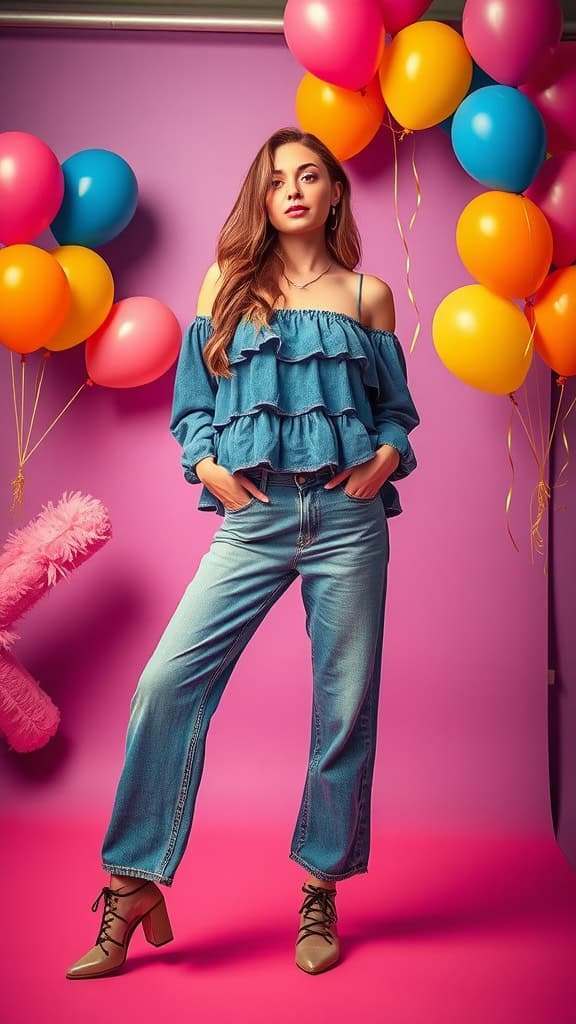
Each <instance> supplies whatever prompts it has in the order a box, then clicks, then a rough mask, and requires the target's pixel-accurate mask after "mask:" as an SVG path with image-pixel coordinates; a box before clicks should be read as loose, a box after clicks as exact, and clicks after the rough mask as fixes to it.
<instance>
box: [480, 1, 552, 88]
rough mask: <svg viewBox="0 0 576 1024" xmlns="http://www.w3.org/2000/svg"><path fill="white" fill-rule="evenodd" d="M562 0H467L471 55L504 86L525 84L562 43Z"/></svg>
mask: <svg viewBox="0 0 576 1024" xmlns="http://www.w3.org/2000/svg"><path fill="white" fill-rule="evenodd" d="M562 26H563V17H562V7H561V6H560V0H466V4H465V6H464V14H463V17H462V34H463V36H464V40H465V42H466V46H467V47H468V49H469V51H470V54H471V56H472V57H473V58H474V60H475V61H476V63H477V64H479V65H480V67H481V68H482V70H483V71H486V72H487V73H488V74H489V75H491V76H492V78H494V79H495V80H496V82H500V83H501V84H502V85H521V84H522V83H523V82H527V81H528V79H529V78H530V77H531V76H532V75H533V74H534V73H535V72H536V71H537V70H538V65H539V64H540V63H541V62H542V61H543V60H544V58H545V57H546V56H548V54H549V53H550V51H551V50H553V49H554V48H555V47H556V46H558V43H559V42H560V36H561V35H562Z"/></svg>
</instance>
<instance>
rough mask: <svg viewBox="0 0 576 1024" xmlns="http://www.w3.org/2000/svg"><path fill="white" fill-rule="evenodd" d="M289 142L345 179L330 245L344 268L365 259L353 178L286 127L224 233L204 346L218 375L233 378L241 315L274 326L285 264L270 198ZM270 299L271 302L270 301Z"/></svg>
mask: <svg viewBox="0 0 576 1024" xmlns="http://www.w3.org/2000/svg"><path fill="white" fill-rule="evenodd" d="M288 142H301V143H302V144H303V145H304V146H308V147H309V148H310V149H312V150H314V152H315V153H316V154H317V155H318V156H319V157H320V158H321V160H323V162H324V164H325V165H326V168H327V170H328V174H329V176H330V179H331V181H332V182H336V181H338V182H340V183H341V185H342V196H341V199H340V202H339V204H338V207H337V224H336V227H335V228H334V229H331V228H330V227H329V222H330V220H331V218H330V217H329V218H328V219H327V224H326V247H327V249H328V251H329V252H330V254H331V255H332V256H333V257H334V259H335V260H336V261H337V262H338V263H339V264H340V265H341V266H343V267H346V268H347V269H348V270H352V269H353V268H354V267H355V266H357V264H358V263H359V262H360V259H361V255H362V252H361V242H360V234H359V232H358V228H357V226H356V222H355V220H354V217H353V215H352V210H351V204H350V195H351V190H350V181H349V179H348V177H347V175H346V172H345V171H344V169H343V168H342V166H341V164H340V163H339V162H338V160H337V159H336V157H335V156H334V155H333V153H331V152H330V150H329V149H328V148H327V146H325V145H324V143H323V142H321V140H320V139H319V138H317V136H316V135H312V134H310V133H309V132H302V131H300V130H299V129H298V128H281V129H280V130H279V131H277V132H274V134H273V135H271V136H270V138H269V139H268V140H267V141H266V142H265V143H264V145H263V146H262V147H261V149H260V150H259V151H258V153H257V154H256V156H255V158H254V160H253V162H252V164H251V166H250V168H249V170H248V173H247V174H246V177H245V179H244V182H243V184H242V187H241V189H240V192H239V194H238V198H237V200H236V202H235V203H234V206H233V207H232V210H231V212H230V214H229V215H228V217H227V219H226V221H225V223H224V226H223V228H222V230H221V232H220V237H219V239H218V247H217V260H218V265H219V267H220V273H221V278H220V279H219V280H220V281H221V284H220V288H219V291H218V294H217V296H216V298H215V300H214V306H213V309H212V335H211V337H210V338H209V339H208V341H207V342H206V345H205V347H204V362H205V363H206V366H207V367H208V369H209V371H210V372H211V373H212V374H214V375H215V376H221V377H232V376H233V374H232V373H231V371H230V369H229V362H228V357H227V355H226V346H227V345H228V343H229V341H230V340H231V338H232V337H233V335H234V331H235V330H236V327H237V325H238V322H239V321H240V319H241V318H242V317H246V319H248V320H251V321H252V322H253V323H255V324H256V325H262V326H263V325H265V324H269V322H270V317H271V316H272V313H273V310H274V303H275V302H276V301H277V299H278V297H279V296H280V294H281V292H280V288H279V287H278V280H279V277H280V274H281V272H282V270H283V269H284V263H283V261H282V259H281V257H280V256H278V255H277V254H276V252H275V251H274V250H275V244H274V243H275V240H276V238H277V237H278V232H277V231H276V229H275V228H274V227H273V226H272V224H271V223H270V220H269V218H268V212H267V209H266V196H267V193H268V189H269V188H270V182H271V180H272V171H273V169H274V152H275V150H276V149H277V147H278V146H282V145H284V144H285V143H288ZM270 297H271V301H270Z"/></svg>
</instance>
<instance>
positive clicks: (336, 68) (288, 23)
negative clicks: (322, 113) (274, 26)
mask: <svg viewBox="0 0 576 1024" xmlns="http://www.w3.org/2000/svg"><path fill="white" fill-rule="evenodd" d="M284 35H285V37H286V42H287V44H288V47H289V49H290V51H291V52H292V54H293V55H294V57H295V58H296V60H297V61H298V62H299V63H300V64H302V66H303V67H305V68H306V70H307V71H310V72H311V74H313V75H316V77H317V78H321V79H322V81H324V82H330V83H331V84H332V85H340V86H342V88H344V89H352V90H357V89H362V88H363V87H364V86H365V85H367V84H368V82H371V81H372V79H373V78H374V75H375V74H376V72H377V70H378V66H379V64H380V61H381V60H382V56H383V53H384V45H385V41H386V34H385V29H384V23H383V21H382V15H381V13H380V9H379V7H378V0H354V3H351V2H350V0H288V3H287V4H286V8H285V10H284Z"/></svg>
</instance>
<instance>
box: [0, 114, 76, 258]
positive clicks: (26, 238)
mask: <svg viewBox="0 0 576 1024" xmlns="http://www.w3.org/2000/svg"><path fill="white" fill-rule="evenodd" d="M63 198H64V172H63V170H62V168H61V166H60V164H59V163H58V157H57V156H56V154H55V153H53V152H52V150H51V149H50V147H49V146H47V145H46V143H45V142H42V139H38V138H37V137H36V136H35V135H30V134H29V133H28V132H2V133H0V241H1V242H4V245H14V244H16V243H22V242H30V241H32V239H33V238H36V237H37V236H38V235H39V234H41V233H42V231H44V230H45V228H47V227H48V226H49V225H50V223H51V221H53V220H54V217H55V216H56V214H57V213H58V210H59V209H60V207H61V205H62V199H63Z"/></svg>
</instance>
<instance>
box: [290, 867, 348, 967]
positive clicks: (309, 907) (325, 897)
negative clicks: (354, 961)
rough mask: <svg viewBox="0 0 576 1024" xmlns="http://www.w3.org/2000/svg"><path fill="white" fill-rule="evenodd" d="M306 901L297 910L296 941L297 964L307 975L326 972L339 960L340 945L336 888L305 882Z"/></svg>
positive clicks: (303, 888)
mask: <svg viewBox="0 0 576 1024" xmlns="http://www.w3.org/2000/svg"><path fill="white" fill-rule="evenodd" d="M302 892H304V893H306V899H305V900H304V902H303V904H302V906H301V907H300V909H299V913H300V915H301V918H300V928H299V931H298V939H297V941H296V964H297V966H298V967H301V968H302V970H303V971H307V972H308V974H319V973H320V972H321V971H326V970H327V969H328V968H329V967H333V966H334V964H336V963H337V961H338V960H339V958H340V942H339V939H338V931H337V928H336V922H337V920H338V915H337V914H336V907H335V905H334V900H335V897H336V889H324V888H323V887H322V886H318V885H312V884H311V883H310V882H305V883H304V885H303V886H302Z"/></svg>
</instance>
